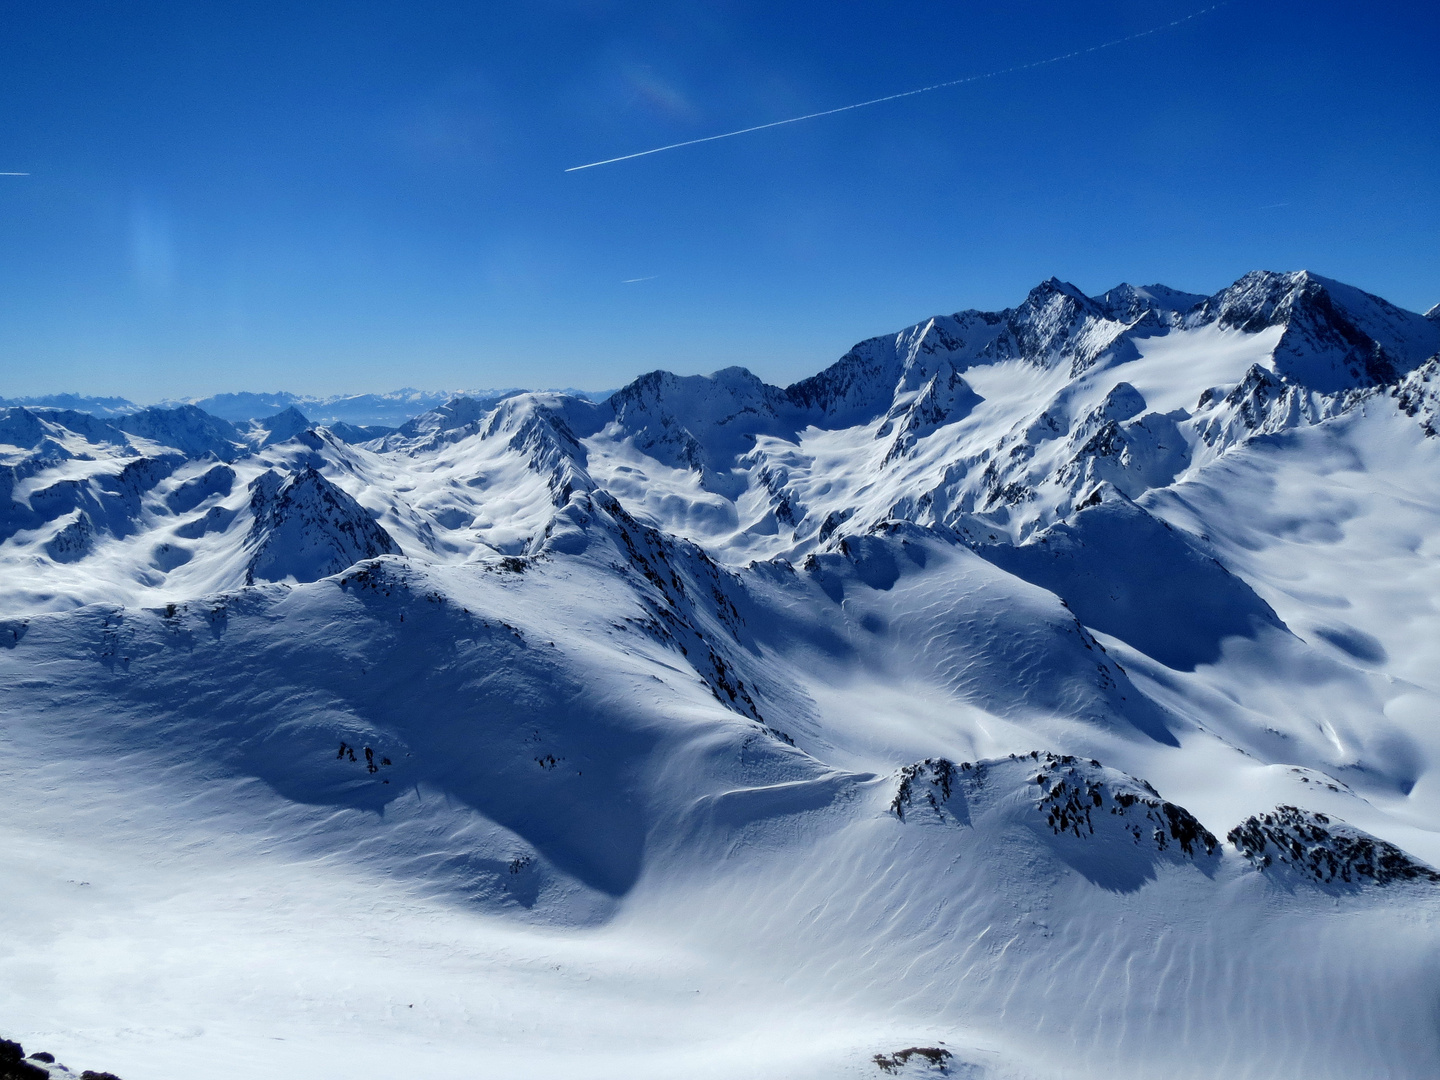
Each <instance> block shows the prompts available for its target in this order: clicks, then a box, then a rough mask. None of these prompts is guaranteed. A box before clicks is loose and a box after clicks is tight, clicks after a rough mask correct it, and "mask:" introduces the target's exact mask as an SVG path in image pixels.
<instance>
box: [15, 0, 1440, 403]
mask: <svg viewBox="0 0 1440 1080" xmlns="http://www.w3.org/2000/svg"><path fill="white" fill-rule="evenodd" d="M1204 6H1205V0H1150V2H1144V3H1141V2H1138V0H1088V2H1070V0H1066V2H1061V0H1015V2H1010V3H1003V4H1001V3H987V4H977V3H970V2H966V0H920V2H904V0H893V2H889V3H881V2H877V0H830V2H828V3H824V4H821V3H810V4H803V3H792V2H787V0H718V2H711V3H681V2H676V0H651V2H624V0H524V2H520V3H498V2H491V3H454V2H446V0H431V2H416V0H408V2H375V0H346V2H344V3H332V2H328V0H307V2H305V3H300V2H294V0H292V2H288V3H274V2H265V0H253V2H247V3H243V4H241V3H231V4H203V3H201V4H197V3H194V2H193V0H188V2H183V3H157V2H145V0H43V2H37V0H9V2H7V3H6V4H4V5H3V7H0V170H3V171H16V172H28V173H29V174H30V175H29V176H11V177H0V395H20V394H37V393H48V392H56V391H62V390H76V391H79V392H82V393H92V394H98V393H115V394H123V395H125V396H128V397H131V398H133V399H136V400H141V401H149V400H156V399H159V398H163V397H170V396H189V395H200V394H205V393H210V392H216V391H222V390H275V389H287V390H291V391H293V392H297V393H338V392H364V391H378V390H386V389H393V388H396V387H399V386H404V385H411V386H417V387H420V388H423V389H441V388H450V389H455V388H481V387H488V386H510V385H521V386H542V387H543V386H577V387H582V388H589V389H599V388H603V387H611V386H615V385H618V384H620V383H623V382H625V381H627V380H628V379H630V378H631V377H633V376H634V375H636V374H638V373H640V372H643V371H647V370H651V369H653V368H657V367H664V368H669V369H671V370H674V371H679V372H686V373H688V372H697V371H709V370H713V369H715V368H717V367H722V366H726V365H729V364H743V365H746V366H748V367H750V368H751V369H752V370H754V371H756V372H757V373H758V374H760V375H762V376H763V377H765V378H767V379H769V380H771V381H774V382H782V383H783V382H788V381H790V380H792V379H795V378H799V377H801V376H804V375H807V374H810V373H812V372H814V371H816V370H818V369H819V368H820V367H822V366H824V365H825V364H827V363H829V362H831V361H832V360H834V359H835V358H836V357H838V356H839V355H840V354H842V353H843V352H844V351H845V349H846V348H848V347H849V345H850V344H852V343H853V342H855V341H857V340H859V339H861V338H863V337H867V336H871V335H873V334H878V333H884V332H887V331H892V330H896V329H899V328H900V327H902V326H904V325H907V324H909V323H913V322H916V321H918V320H920V319H922V318H924V317H926V316H928V315H931V314H935V313H937V312H949V311H954V310H957V309H960V308H965V307H983V308H998V307H1003V306H1006V305H1009V304H1013V303H1016V302H1018V301H1019V300H1020V299H1021V298H1023V296H1024V295H1025V293H1026V292H1027V291H1028V290H1029V288H1030V287H1032V286H1033V285H1034V284H1035V283H1037V282H1038V281H1041V280H1043V279H1045V278H1048V277H1050V276H1051V275H1056V276H1058V277H1061V278H1063V279H1066V280H1069V281H1073V282H1074V283H1075V284H1077V285H1079V286H1080V287H1081V288H1083V289H1086V290H1087V291H1090V292H1098V291H1101V290H1103V289H1105V288H1108V287H1110V286H1112V285H1115V284H1117V283H1118V282H1120V281H1122V280H1128V281H1131V282H1136V283H1146V284H1148V283H1150V282H1152V281H1161V282H1164V283H1166V284H1170V285H1173V286H1175V287H1177V288H1184V289H1190V290H1194V291H1199V292H1209V291H1212V290H1214V289H1217V288H1220V287H1222V286H1224V285H1226V284H1228V283H1229V282H1230V281H1231V280H1233V279H1234V278H1236V277H1238V276H1239V275H1240V274H1242V273H1244V272H1245V271H1247V270H1251V269H1259V268H1264V269H1274V270H1289V269H1299V268H1307V269H1311V270H1315V271H1317V272H1319V273H1322V274H1327V275H1329V276H1332V277H1337V278H1340V279H1342V280H1345V281H1348V282H1350V283H1352V284H1355V285H1358V286H1360V287H1361V288H1364V289H1368V290H1370V291H1372V292H1376V293H1379V294H1380V295H1382V296H1385V297H1386V298H1388V299H1390V300H1392V301H1393V302H1395V303H1398V304H1400V305H1402V306H1405V307H1410V308H1412V309H1419V310H1424V309H1425V308H1427V307H1429V306H1430V305H1431V304H1433V303H1435V302H1437V301H1440V199H1437V194H1440V121H1437V116H1436V112H1437V105H1440V5H1436V4H1434V3H1429V2H1427V3H1417V2H1404V3H1400V2H1383V0H1382V2H1374V0H1372V2H1370V3H1364V4H1362V3H1331V2H1324V0H1321V2H1311V3H1297V2H1292V0H1273V2H1272V0H1235V2H1233V3H1230V4H1228V5H1227V6H1224V7H1222V8H1220V9H1219V10H1217V11H1214V12H1211V13H1209V14H1207V15H1205V16H1203V17H1202V18H1198V19H1195V20H1193V21H1191V22H1188V23H1186V24H1185V25H1183V26H1181V27H1178V28H1175V29H1171V30H1167V31H1165V32H1163V33H1160V34H1155V35H1153V36H1150V37H1146V38H1143V39H1140V40H1137V41H1134V42H1130V43H1128V44H1124V45H1118V46H1116V47H1114V48H1110V49H1106V50H1104V51H1102V52H1098V53H1092V54H1089V55H1085V56H1081V57H1077V58H1075V59H1071V60H1066V61H1063V62H1060V63H1056V64H1051V65H1048V66H1044V67H1039V68H1034V69H1031V70H1028V71H1023V72H1017V73H1013V74H1008V75H1001V76H998V77H996V78H993V79H988V80H984V81H981V82H977V83H972V84H969V85H966V86H960V87H955V88H952V89H948V90H939V91H936V92H934V93H930V94H925V95H921V96H919V97H914V98H908V99H905V100H902V101H895V102H889V103H886V104H881V105H875V106H872V107H870V108H866V109H860V110H855V111H852V112H847V113H842V114H840V115H836V116H830V117H824V118H821V119H817V120H813V121H808V122H806V123H803V124H795V125H790V126H787V127H781V128H776V129H773V130H769V131H761V132H756V133H754V134H750V135H745V136H741V137H738V138H734V139H727V140H723V141H720V142H713V143H707V144H704V145H700V146H693V147H686V148H683V149H678V150H673V151H669V152H666V153H663V154H656V155H653V156H650V157H646V158H641V159H637V160H634V161H628V162H622V163H619V164H615V165H609V166H605V167H603V168H596V169H589V170H585V171H582V172H575V173H566V172H564V171H563V170H564V169H565V168H567V167H569V166H573V165H579V164H583V163H585V162H589V161H593V160H596V159H599V158H606V157H613V156H615V155H618V154H624V153H629V152H632V151H636V150H643V149H646V148H648V147H651V146H656V145H660V144H663V143H670V142H676V141H679V140H682V139H689V138H696V137H701V136H705V135H710V134H715V133H717V132H722V131H728V130H730V129H733V128H738V127H744V126H748V125H751V124H759V123H765V122H767V121H770V120H776V119H781V118H784V117H787V116H793V115H797V114H800V113H807V112H812V111H815V110H818V109H826V108H832V107H835V106H839V105H844V104H847V103H850V102H853V101H859V100H863V99H867V98H873V97H877V96H880V95H883V94H889V93H894V92H897V91H902V90H907V89H911V88H913V87H917V86H923V85H927V84H930V83H934V82H939V81H942V80H947V79H954V78H961V77H964V76H966V75H969V74H973V73H979V72H985V71H990V70H995V69H998V68H1005V67H1009V66H1011V65H1014V64H1022V63H1025V62H1028V61H1032V60H1038V59H1044V58H1047V57H1050V56H1053V55H1056V54H1058V53H1063V52H1068V51H1070V50H1073V49H1080V48H1085V47H1087V46H1090V45H1095V44H1099V43H1101V42H1104V41H1109V40H1112V39H1114V38H1118V37H1121V36H1124V35H1127V34H1131V33H1135V32H1137V31H1141V30H1145V29H1148V28H1150V27H1153V26H1157V25H1160V24H1162V23H1164V22H1166V21H1168V20H1170V19H1174V18H1177V17H1180V16H1183V15H1186V14H1189V13H1191V12H1193V11H1195V10H1197V9H1199V8H1202V7H1204Z"/></svg>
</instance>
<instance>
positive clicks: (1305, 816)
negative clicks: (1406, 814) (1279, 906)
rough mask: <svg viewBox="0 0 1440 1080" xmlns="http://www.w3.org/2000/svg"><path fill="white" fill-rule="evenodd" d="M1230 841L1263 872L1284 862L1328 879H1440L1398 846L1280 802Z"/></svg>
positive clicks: (1235, 831)
mask: <svg viewBox="0 0 1440 1080" xmlns="http://www.w3.org/2000/svg"><path fill="white" fill-rule="evenodd" d="M1225 839H1227V840H1229V841H1230V843H1232V844H1234V845H1235V846H1236V847H1237V848H1238V849H1239V850H1240V854H1241V855H1244V856H1245V858H1247V859H1249V860H1250V862H1251V863H1253V864H1254V865H1255V868H1256V869H1257V870H1264V869H1266V868H1267V867H1270V866H1273V865H1274V864H1275V863H1277V862H1278V863H1280V864H1282V865H1285V866H1289V867H1291V868H1292V869H1293V870H1295V871H1297V872H1299V873H1300V874H1302V875H1304V876H1305V877H1309V878H1313V879H1314V880H1315V881H1319V882H1322V883H1329V882H1333V881H1342V882H1345V883H1347V884H1364V882H1365V881H1367V880H1368V881H1371V882H1373V883H1374V884H1376V885H1388V884H1389V883H1390V882H1392V881H1433V882H1440V873H1436V872H1435V871H1434V870H1432V869H1431V868H1430V867H1428V866H1426V865H1425V864H1424V863H1421V862H1416V861H1415V860H1414V859H1412V858H1411V857H1410V856H1409V855H1407V854H1405V852H1403V851H1401V850H1400V849H1399V848H1397V847H1396V846H1395V845H1394V844H1389V843H1386V842H1385V841H1384V840H1381V839H1379V838H1377V837H1374V836H1371V835H1369V834H1368V833H1364V832H1361V831H1360V830H1359V829H1356V828H1353V827H1352V826H1349V825H1346V824H1344V823H1343V822H1340V821H1333V820H1332V819H1331V818H1330V817H1329V816H1328V815H1326V814H1321V813H1316V812H1314V811H1310V810H1301V809H1300V808H1299V807H1297V806H1277V807H1276V808H1275V809H1274V810H1272V811H1271V812H1270V813H1268V814H1257V815H1255V816H1254V817H1249V818H1246V819H1245V820H1244V821H1242V822H1241V823H1240V824H1239V825H1237V826H1236V827H1235V828H1233V829H1231V830H1230V832H1229V833H1227V834H1226V837H1225Z"/></svg>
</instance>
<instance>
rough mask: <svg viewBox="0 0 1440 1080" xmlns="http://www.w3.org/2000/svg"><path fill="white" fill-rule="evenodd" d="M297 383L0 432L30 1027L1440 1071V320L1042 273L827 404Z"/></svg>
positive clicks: (467, 1055)
mask: <svg viewBox="0 0 1440 1080" xmlns="http://www.w3.org/2000/svg"><path fill="white" fill-rule="evenodd" d="M264 397H265V402H264V403H263V404H264V408H265V409H269V408H270V407H271V406H272V405H277V406H283V407H281V408H278V409H275V410H274V411H270V412H259V411H257V410H259V409H260V406H261V402H260V401H259V397H257V398H256V400H254V401H251V400H250V396H249V395H230V396H228V397H227V398H226V400H223V401H222V400H220V399H214V400H212V401H210V402H209V403H208V406H209V407H202V406H205V405H207V403H204V402H202V403H198V404H196V403H187V404H175V405H170V406H157V407H152V408H149V409H129V408H119V407H115V408H112V407H110V406H106V407H105V408H104V409H99V408H97V409H96V410H94V411H86V410H83V409H80V408H78V407H69V408H65V407H59V408H57V407H41V406H39V405H36V404H27V405H14V406H10V407H6V408H0V613H3V618H0V690H3V695H0V711H3V716H4V724H3V729H0V740H3V741H0V770H3V776H4V782H3V784H0V793H3V794H0V798H3V804H0V805H3V807H4V811H3V813H0V831H3V836H4V839H5V850H6V851H7V852H8V855H7V858H8V859H9V862H10V867H11V873H10V874H9V875H6V877H5V880H4V881H3V882H0V911H4V912H6V924H7V927H8V928H9V934H8V937H7V941H6V943H5V949H4V951H3V952H0V971H3V972H4V976H3V978H0V1025H8V1028H0V1035H8V1036H9V1037H11V1038H17V1039H19V1038H23V1041H24V1042H26V1043H27V1044H28V1043H32V1042H43V1043H44V1044H45V1045H46V1046H47V1047H49V1048H51V1049H54V1050H55V1051H56V1052H57V1053H58V1054H59V1055H60V1056H62V1057H63V1058H65V1059H66V1060H76V1061H79V1060H87V1059H95V1060H103V1061H105V1062H106V1063H107V1065H108V1066H109V1067H114V1068H116V1069H117V1071H119V1072H120V1073H121V1074H122V1075H124V1076H125V1077H126V1078H127V1080H134V1078H137V1077H138V1078H140V1080H145V1078H146V1077H154V1078H156V1080H162V1078H170V1077H182V1076H183V1077H216V1078H228V1077H232V1076H233V1077H241V1076H245V1077H252V1076H254V1075H257V1074H264V1075H274V1076H295V1077H302V1076H303V1077H307V1078H328V1077H332V1076H333V1077H336V1078H339V1077H342V1076H345V1077H349V1076H353V1075H357V1074H360V1075H376V1074H378V1073H382V1072H386V1071H390V1070H392V1069H400V1068H405V1069H411V1070H415V1071H417V1072H419V1073H420V1074H421V1075H434V1076H447V1077H448V1076H452V1075H453V1076H458V1075H475V1074H477V1072H478V1074H479V1075H494V1076H501V1075H526V1076H537V1077H548V1076H556V1077H559V1076H562V1075H563V1076H586V1077H590V1076H595V1077H612V1076H614V1077H619V1076H625V1077H650V1076H654V1077H673V1076H693V1077H717V1078H718V1077H734V1076H739V1075H747V1076H763V1077H777V1078H781V1077H784V1078H790V1077H794V1078H802V1077H805V1078H808V1077H815V1078H819V1077H827V1078H828V1077H841V1076H856V1077H859V1076H882V1075H912V1076H920V1075H939V1074H942V1073H945V1074H949V1075H956V1076H974V1077H995V1078H1002V1077H1008V1078H1025V1080H1052V1078H1054V1080H1059V1078H1062V1077H1063V1078H1071V1077H1101V1076H1104V1077H1137V1078H1138V1077H1153V1076H1160V1075H1163V1076H1168V1077H1197V1078H1198V1077H1213V1076H1217V1075H1226V1076H1237V1077H1243V1076H1255V1077H1267V1078H1275V1077H1296V1078H1300V1077H1305V1078H1313V1077H1332V1076H1333V1077H1347V1078H1349V1077H1365V1076H1375V1077H1382V1076H1383V1077H1392V1076H1393V1077H1401V1076H1404V1077H1409V1076H1414V1077H1422V1076H1429V1075H1434V1074H1436V1073H1437V1072H1440V1028H1437V1027H1436V1025H1435V1023H1434V1017H1435V1015H1436V1011H1437V1008H1440V969H1437V968H1436V965H1435V963H1434V958H1435V956H1436V953H1437V949H1440V921H1437V920H1440V889H1437V884H1440V874H1437V871H1436V870H1435V869H1434V867H1435V866H1436V865H1440V773H1437V770H1436V762H1440V727H1437V725H1436V721H1437V719H1440V674H1437V673H1440V544H1437V541H1436V537H1437V536H1440V306H1437V308H1433V309H1431V311H1430V312H1429V313H1427V314H1425V315H1421V314H1417V313H1414V312H1409V311H1405V310H1402V309H1399V308H1396V307H1395V306H1393V305H1391V304H1389V303H1387V302H1386V301H1384V300H1383V299H1380V298H1378V297H1375V296H1371V295H1369V294H1367V293H1364V292H1362V291H1361V290H1358V289H1355V288H1352V287H1350V286H1347V285H1344V284H1342V283H1340V282H1336V281H1333V280H1330V279H1327V278H1324V277H1320V276H1318V275H1315V274H1312V273H1308V272H1296V273H1273V272H1255V273H1251V274H1247V275H1245V276H1244V277H1242V278H1240V279H1239V280H1238V281H1236V282H1235V283H1234V284H1233V285H1231V286H1229V287H1228V288H1226V289H1223V290H1221V291H1220V292H1218V293H1216V294H1214V295H1212V296H1204V295H1199V294H1191V293H1186V292H1181V291H1178V290H1175V289H1172V288H1169V287H1166V286H1162V285H1150V286H1144V287H1137V286H1131V285H1120V286H1117V287H1116V288H1114V289H1111V290H1109V291H1107V292H1105V293H1103V294H1101V295H1098V296H1087V295H1085V294H1084V293H1082V292H1081V291H1080V290H1078V289H1076V288H1075V287H1074V286H1072V285H1069V284H1067V283H1065V282H1062V281H1059V280H1056V279H1053V278H1052V279H1051V280H1049V281H1047V282H1043V283H1041V284H1040V285H1038V286H1037V287H1036V288H1034V289H1033V290H1031V292H1030V293H1029V295H1028V296H1026V297H1025V298H1024V300H1023V301H1022V302H1020V303H1019V304H1017V305H1016V306H1015V307H1012V308H1007V309H1005V310H1003V311H998V312H984V311H974V310H967V311H961V312H958V313H956V314H953V315H945V316H936V317H933V318H929V319H926V320H924V321H922V322H920V323H917V324H915V325H914V326H911V327H908V328H906V329H903V330H901V331H899V332H896V333H890V334H886V335H882V336H879V337H875V338H872V339H869V340H867V341H863V342H860V343H859V344H857V345H856V346H855V347H854V348H852V349H851V350H850V351H849V352H848V353H846V354H845V355H844V356H843V357H841V358H839V359H838V360H837V361H836V362H835V363H834V364H832V365H831V366H829V367H828V368H826V369H825V370H823V371H821V372H819V373H818V374H816V375H814V376H812V377H810V378H807V379H804V380H802V381H800V382H797V383H794V384H792V385H790V386H787V387H779V386H772V385H769V384H767V383H765V382H764V381H762V380H761V379H760V378H758V377H756V376H755V375H754V374H752V373H751V372H749V371H747V370H746V369H744V368H739V367H732V368H727V369H724V370H721V371H717V372H715V373H714V374H712V375H709V376H677V375H673V374H670V373H668V372H653V373H650V374H647V375H644V376H641V377H640V378H638V379H636V380H635V381H634V382H632V383H630V384H629V385H627V386H625V387H623V388H621V389H619V390H617V391H615V392H614V393H612V394H610V395H608V396H605V397H603V399H601V400H595V399H593V398H591V397H589V396H583V395H578V394H575V393H568V392H544V393H528V392H526V393H520V392H517V393H506V394H503V395H500V394H496V395H489V396H480V397H477V396H466V395H461V396H454V397H450V398H448V399H447V400H445V401H443V402H440V401H418V399H414V400H412V401H411V403H412V404H415V405H417V406H418V407H417V408H416V410H415V413H416V414H415V415H412V416H405V417H401V416H400V415H399V414H398V412H397V413H396V414H394V415H391V414H389V413H385V414H384V415H383V417H382V420H383V422H377V423H361V422H360V419H366V420H375V419H376V417H377V416H381V414H380V413H379V412H377V411H375V410H376V409H377V408H378V406H372V405H367V406H366V408H370V409H371V411H370V412H368V413H365V414H364V415H363V417H362V416H361V414H359V413H353V414H344V415H352V416H354V417H359V418H360V419H350V420H346V419H343V417H342V411H341V408H340V406H339V405H336V404H334V403H332V404H331V405H330V406H329V407H330V408H331V412H329V413H323V414H320V413H319V410H316V413H317V414H319V415H320V416H321V418H323V419H325V420H326V422H324V423H321V422H319V421H318V420H317V415H314V414H312V412H311V411H309V410H307V409H305V408H301V407H300V405H301V403H299V402H296V401H294V400H286V401H284V402H282V401H281V397H282V395H275V396H264ZM596 397H597V398H598V397H600V396H599V395H596ZM232 399H233V400H232ZM241 399H244V400H241ZM69 404H70V405H71V406H76V405H78V404H81V403H76V402H71V403H69ZM404 407H406V406H405V403H404V402H402V401H400V400H398V399H397V401H396V405H395V408H396V409H397V410H399V409H403V408H404ZM241 414H248V415H241ZM257 415H259V416H261V418H260V419H253V417H255V416H257ZM391 421H393V422H391ZM57 1068H58V1067H57ZM53 1075H56V1076H59V1075H62V1074H61V1073H60V1072H58V1071H57V1072H54V1073H53Z"/></svg>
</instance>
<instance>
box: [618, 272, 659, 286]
mask: <svg viewBox="0 0 1440 1080" xmlns="http://www.w3.org/2000/svg"><path fill="white" fill-rule="evenodd" d="M659 276H660V275H659V274H651V275H650V276H649V277H630V278H624V279H623V280H622V281H621V282H620V284H621V285H634V284H635V283H636V282H637V281H654V280H655V279H656V278H658V277H659Z"/></svg>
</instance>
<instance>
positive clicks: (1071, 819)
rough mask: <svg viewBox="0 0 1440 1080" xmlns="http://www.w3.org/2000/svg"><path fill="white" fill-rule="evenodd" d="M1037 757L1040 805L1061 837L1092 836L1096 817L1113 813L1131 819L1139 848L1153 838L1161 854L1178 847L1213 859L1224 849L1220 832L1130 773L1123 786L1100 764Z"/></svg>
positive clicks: (1128, 828)
mask: <svg viewBox="0 0 1440 1080" xmlns="http://www.w3.org/2000/svg"><path fill="white" fill-rule="evenodd" d="M1032 756H1036V757H1037V759H1038V760H1039V762H1040V764H1041V767H1042V768H1041V772H1040V773H1039V774H1038V775H1037V776H1036V777H1035V783H1036V785H1037V786H1038V787H1039V789H1040V793H1041V795H1040V800H1039V802H1038V803H1037V804H1036V806H1037V809H1039V810H1040V811H1041V812H1042V813H1043V814H1044V815H1045V821H1046V824H1048V825H1049V826H1050V828H1051V829H1052V830H1053V831H1054V832H1055V834H1056V835H1057V836H1058V835H1059V834H1060V833H1063V832H1070V833H1072V834H1073V835H1075V836H1092V835H1094V833H1095V823H1094V819H1093V817H1092V816H1091V815H1092V814H1096V813H1102V812H1108V813H1110V814H1114V815H1115V816H1116V817H1120V818H1125V819H1126V825H1125V829H1126V831H1127V832H1129V833H1130V835H1131V836H1133V837H1134V838H1135V842H1136V843H1137V844H1138V843H1140V841H1141V840H1142V839H1145V838H1147V837H1148V839H1149V840H1151V841H1152V842H1153V843H1154V844H1155V846H1156V847H1157V848H1159V849H1160V850H1161V851H1164V850H1165V849H1166V848H1167V847H1169V846H1170V844H1172V843H1174V844H1177V845H1179V847H1180V850H1181V851H1183V852H1184V853H1185V854H1186V855H1190V856H1194V855H1196V854H1197V850H1196V849H1197V848H1203V849H1204V850H1205V854H1206V855H1213V854H1214V853H1215V848H1216V847H1217V846H1219V843H1220V842H1219V841H1218V840H1216V839H1215V836H1214V834H1213V833H1211V832H1210V830H1209V829H1207V828H1205V826H1204V825H1201V824H1200V822H1199V821H1198V820H1196V818H1195V815H1194V814H1192V813H1190V811H1188V810H1186V809H1185V808H1184V807H1183V806H1176V805H1175V804H1174V803H1172V802H1166V801H1165V800H1164V799H1162V798H1161V797H1160V793H1159V792H1157V791H1156V790H1155V789H1154V788H1153V787H1151V786H1150V785H1149V784H1148V783H1146V782H1145V781H1144V780H1137V779H1135V778H1134V777H1129V776H1124V774H1116V775H1118V776H1119V777H1120V778H1121V779H1120V782H1119V783H1117V782H1116V781H1115V780H1114V779H1113V778H1101V777H1100V776H1099V775H1098V774H1100V772H1101V766H1100V763H1099V762H1098V761H1090V762H1081V761H1079V760H1078V759H1077V758H1074V757H1072V756H1071V755H1069V754H1064V755H1061V756H1056V755H1054V754H1038V755H1032ZM1107 784H1108V785H1109V787H1108V789H1107Z"/></svg>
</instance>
